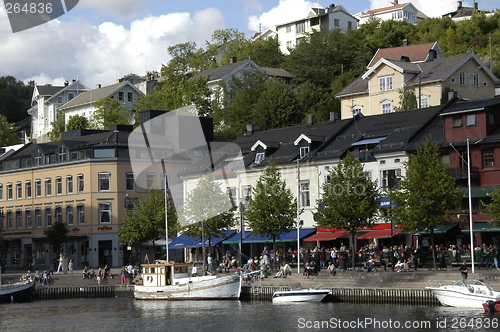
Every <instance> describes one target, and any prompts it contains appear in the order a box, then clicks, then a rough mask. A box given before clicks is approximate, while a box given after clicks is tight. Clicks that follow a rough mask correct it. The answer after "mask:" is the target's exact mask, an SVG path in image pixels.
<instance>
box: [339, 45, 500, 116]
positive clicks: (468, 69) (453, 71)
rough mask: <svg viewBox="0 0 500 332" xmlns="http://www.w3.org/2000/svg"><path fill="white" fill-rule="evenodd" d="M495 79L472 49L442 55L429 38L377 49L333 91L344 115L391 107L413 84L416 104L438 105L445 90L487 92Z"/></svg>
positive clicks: (473, 95) (469, 94) (471, 95)
mask: <svg viewBox="0 0 500 332" xmlns="http://www.w3.org/2000/svg"><path fill="white" fill-rule="evenodd" d="M423 50H424V51H425V52H422V51H423ZM496 80H497V78H496V77H495V75H494V74H493V73H492V72H491V71H490V70H489V68H488V67H487V66H485V65H484V63H483V62H482V61H481V60H480V59H479V58H478V57H477V56H476V55H475V54H474V53H468V54H461V55H456V56H451V57H442V55H441V51H440V49H439V46H438V45H437V43H428V44H421V45H412V46H403V47H397V48H392V49H383V50H379V52H377V54H376V55H375V56H374V58H373V59H372V61H371V63H370V64H369V66H368V70H367V71H366V72H365V73H364V74H363V75H362V76H360V77H358V78H357V79H356V80H354V81H353V82H352V83H351V84H350V85H348V86H347V87H346V88H344V89H343V90H342V91H340V92H339V93H337V95H336V97H337V98H339V99H340V101H341V118H342V119H348V118H352V117H353V115H355V114H358V113H362V114H363V115H377V114H384V113H390V112H394V109H395V107H399V106H400V96H401V94H402V91H404V89H407V88H408V87H412V88H414V89H415V95H416V99H417V100H416V101H417V105H418V107H419V108H424V107H430V106H437V105H441V103H442V98H443V96H445V98H446V96H447V92H448V90H453V91H456V92H457V93H458V96H459V97H461V98H468V99H481V98H491V97H494V96H495V82H496Z"/></svg>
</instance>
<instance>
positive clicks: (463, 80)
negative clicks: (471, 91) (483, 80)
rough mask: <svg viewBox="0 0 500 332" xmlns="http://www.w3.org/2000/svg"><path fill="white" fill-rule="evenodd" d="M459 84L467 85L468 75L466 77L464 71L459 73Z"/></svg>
mask: <svg viewBox="0 0 500 332" xmlns="http://www.w3.org/2000/svg"><path fill="white" fill-rule="evenodd" d="M459 83H460V85H466V84H467V80H466V75H465V72H464V71H461V72H460V73H459Z"/></svg>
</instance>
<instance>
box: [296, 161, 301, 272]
mask: <svg viewBox="0 0 500 332" xmlns="http://www.w3.org/2000/svg"><path fill="white" fill-rule="evenodd" d="M299 162H300V159H297V273H300V165H299Z"/></svg>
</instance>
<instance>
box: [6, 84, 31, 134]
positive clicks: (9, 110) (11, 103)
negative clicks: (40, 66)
mask: <svg viewBox="0 0 500 332" xmlns="http://www.w3.org/2000/svg"><path fill="white" fill-rule="evenodd" d="M33 89H34V82H33V81H31V82H29V83H28V84H25V83H24V82H23V81H18V80H16V78H15V77H13V76H2V77H0V114H2V115H4V116H5V117H6V118H7V121H8V122H11V123H17V122H21V121H23V120H25V119H29V114H28V113H27V112H26V111H27V110H28V109H29V108H30V106H31V97H32V95H33ZM28 128H29V122H28V126H27V127H24V128H21V129H28Z"/></svg>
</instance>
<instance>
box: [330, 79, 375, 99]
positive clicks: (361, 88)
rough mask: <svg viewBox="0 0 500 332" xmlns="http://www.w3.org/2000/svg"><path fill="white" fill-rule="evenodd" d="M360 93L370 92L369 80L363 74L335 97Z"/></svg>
mask: <svg viewBox="0 0 500 332" xmlns="http://www.w3.org/2000/svg"><path fill="white" fill-rule="evenodd" d="M358 93H368V80H364V79H363V77H362V76H359V77H358V78H356V79H355V80H354V81H352V83H351V84H349V85H348V86H346V87H345V88H343V89H342V90H340V91H339V92H338V93H337V94H336V95H335V97H337V98H339V97H343V96H350V95H353V94H358Z"/></svg>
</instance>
